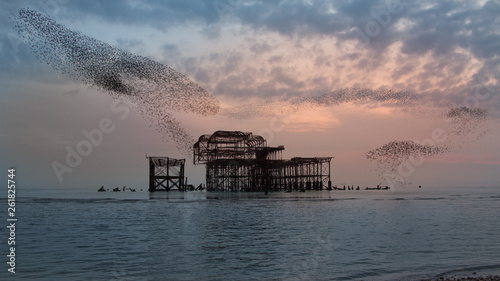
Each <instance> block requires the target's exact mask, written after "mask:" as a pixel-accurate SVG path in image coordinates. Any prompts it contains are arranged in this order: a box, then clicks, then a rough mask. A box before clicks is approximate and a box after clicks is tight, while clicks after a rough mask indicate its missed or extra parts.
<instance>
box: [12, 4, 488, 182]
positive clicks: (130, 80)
mask: <svg viewBox="0 0 500 281" xmlns="http://www.w3.org/2000/svg"><path fill="white" fill-rule="evenodd" d="M14 23H15V26H14V28H15V29H16V30H17V32H18V34H19V35H20V36H21V37H22V38H23V39H24V40H25V42H28V43H29V46H30V49H31V51H32V52H33V53H34V54H35V55H36V57H37V58H38V59H39V60H41V61H43V62H45V63H47V64H49V65H51V66H52V67H53V68H54V69H55V70H57V71H58V72H60V73H62V74H67V75H69V76H70V77H72V78H74V79H76V80H80V81H83V82H84V83H86V84H88V85H92V86H95V87H97V88H98V89H101V90H103V91H105V92H107V93H109V94H110V95H111V96H112V97H113V98H116V99H124V100H126V101H128V102H130V103H131V104H134V105H135V106H136V108H137V110H138V112H139V113H140V114H141V115H142V116H143V117H144V119H145V120H147V121H148V122H149V123H150V124H151V125H153V126H154V127H155V128H156V129H157V130H158V131H159V132H160V133H161V134H162V135H163V136H164V137H168V138H170V139H172V140H174V142H175V144H176V146H177V148H178V149H179V150H181V151H182V152H184V153H185V154H186V155H191V151H192V144H193V143H194V139H193V137H192V136H191V135H190V134H189V133H188V132H187V131H186V130H185V129H184V128H183V126H182V124H181V123H180V122H179V121H178V120H176V119H175V118H174V116H173V114H172V111H177V112H187V113H195V114H199V115H203V116H208V115H215V114H219V115H221V116H225V117H229V118H234V119H248V118H258V117H283V116H289V115H292V114H294V113H296V112H298V111H302V110H311V109H315V108H319V107H329V106H337V105H340V104H342V103H347V102H354V103H363V102H379V103H382V104H384V105H388V106H394V107H405V108H416V107H418V106H419V105H422V104H425V103H426V101H425V100H424V99H423V98H422V97H421V96H420V95H416V94H414V93H411V92H408V91H398V90H394V89H384V90H371V89H366V88H346V89H340V90H336V91H332V92H329V93H326V94H323V95H321V96H315V97H294V98H289V99H284V100H283V99H282V100H274V101H266V102H260V103H253V104H247V105H244V106H236V107H231V108H222V109H221V108H220V107H219V102H218V100H217V99H216V98H215V97H214V96H212V95H210V94H209V93H208V92H207V91H205V90H204V89H203V88H201V87H200V86H199V85H198V84H196V83H195V82H193V81H191V80H190V79H189V78H188V77H186V76H185V75H183V74H181V73H179V72H177V71H176V70H174V69H172V68H170V67H169V66H167V65H164V64H161V63H158V62H155V61H153V60H151V59H149V58H146V57H143V56H139V55H135V54H132V53H130V52H128V51H125V50H121V49H119V48H116V47H113V46H111V45H109V44H107V43H104V42H102V41H99V40H97V39H94V38H91V37H88V36H85V35H83V34H81V33H80V32H78V31H73V30H70V29H68V28H66V27H65V26H63V25H61V24H58V23H57V22H55V21H54V20H52V19H50V18H49V17H47V16H44V15H42V14H40V13H38V12H36V11H34V10H30V9H27V8H24V9H20V10H19V13H18V15H17V16H16V17H15V19H14ZM441 117H442V118H443V119H444V120H446V121H448V122H449V123H450V125H451V128H452V129H451V132H450V134H449V137H450V138H449V139H450V140H451V141H450V142H449V143H447V144H440V145H424V144H419V143H416V142H414V141H391V142H389V143H387V144H385V145H383V146H381V147H379V148H376V149H373V150H370V151H368V152H366V153H365V154H364V156H365V157H366V158H367V159H368V160H371V161H375V162H376V163H377V164H378V165H379V166H380V167H382V170H384V171H391V172H395V171H396V170H397V167H399V166H400V165H401V164H402V163H404V162H405V161H408V160H409V159H411V158H412V157H413V158H415V157H429V156H433V155H439V154H442V153H446V152H449V151H451V150H452V149H453V147H454V146H458V147H461V145H463V144H464V143H467V142H470V141H474V140H477V139H479V138H481V137H482V136H483V135H484V134H485V133H486V132H487V131H486V130H483V127H484V124H485V121H486V119H487V111H486V110H485V109H482V108H469V107H463V106H461V107H450V108H449V109H448V110H447V111H446V112H445V113H443V114H442V116H441Z"/></svg>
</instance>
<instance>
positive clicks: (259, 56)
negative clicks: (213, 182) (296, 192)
mask: <svg viewBox="0 0 500 281" xmlns="http://www.w3.org/2000/svg"><path fill="white" fill-rule="evenodd" d="M21 8H30V9H31V10H34V11H36V12H38V13H40V14H42V15H45V16H48V17H50V18H51V19H53V20H55V21H56V22H57V23H59V24H62V25H64V26H65V27H66V28H68V29H71V30H74V31H78V32H80V33H81V34H83V35H85V36H88V37H89V38H95V39H96V40H99V41H100V42H103V43H106V44H109V45H111V46H113V47H116V48H117V49H119V50H123V51H125V52H129V53H131V54H134V55H137V56H141V57H145V58H149V59H151V60H152V61H155V62H158V63H161V64H162V65H166V66H169V67H171V68H172V69H174V70H175V71H177V72H179V73H182V74H184V75H185V76H187V77H188V78H189V79H190V80H191V81H193V82H195V83H197V84H198V85H199V86H201V87H202V88H203V89H204V90H206V92H207V93H208V94H209V95H210V96H211V97H213V98H214V100H216V101H217V102H218V104H219V105H220V109H219V111H218V113H215V114H198V113H196V112H189V111H183V110H178V108H176V107H175V105H174V106H172V105H170V104H168V102H167V101H161V102H160V101H159V102H158V103H157V104H156V106H159V107H161V108H162V110H166V111H167V112H169V114H171V115H172V116H173V117H174V119H175V120H176V122H178V126H179V127H180V128H182V129H183V130H184V131H185V132H186V133H187V134H189V135H190V136H191V138H192V140H196V139H197V138H198V137H199V136H201V135H203V134H211V133H213V132H215V131H217V130H237V131H244V132H253V133H254V134H260V135H262V136H263V137H264V138H266V139H267V141H268V145H270V146H278V145H284V146H285V151H284V153H283V157H284V158H292V157H297V156H300V157H315V156H331V157H335V158H334V159H333V160H332V171H331V173H332V181H333V182H334V184H338V185H344V184H345V185H348V184H349V185H361V186H374V185H377V184H379V183H380V182H383V181H384V180H385V181H387V178H384V177H381V176H380V175H381V172H383V171H381V166H380V165H378V164H377V163H376V162H374V161H370V160H369V159H367V157H366V156H365V153H367V152H368V151H371V150H374V149H377V148H379V147H382V146H384V145H385V144H387V143H389V142H391V141H415V142H420V143H426V144H432V145H434V144H435V145H442V146H446V147H448V148H450V149H448V150H447V151H446V152H445V153H439V154H437V155H429V156H426V157H425V158H423V159H418V161H417V160H415V159H413V160H414V161H413V162H411V161H410V162H406V163H405V165H406V166H402V167H399V169H398V170H397V172H396V175H397V176H399V177H400V178H403V179H404V180H405V182H407V183H408V185H407V188H411V187H415V186H418V185H423V186H499V184H500V173H499V171H500V149H499V144H498V139H499V138H500V122H498V121H499V118H500V98H499V93H500V82H499V79H500V56H499V55H500V19H499V18H498V15H499V14H500V1H404V0H400V1H397V0H395V1H335V0H332V1H313V0H308V1H307V0H303V1H298V0H296V1H277V0H276V1H264V0H262V1H251V0H208V1H190V0H184V1H140V0H135V1H92V0H90V1H76V0H37V1H2V2H0V13H1V16H0V85H1V88H0V106H1V110H0V128H1V131H0V144H1V147H2V149H1V155H0V167H2V169H3V170H4V171H5V174H7V169H8V168H15V169H16V173H17V180H18V184H19V185H21V186H23V187H25V188H26V189H36V188H60V189H97V188H99V187H100V186H101V185H104V186H106V187H115V186H123V185H127V186H130V187H136V188H147V185H148V162H147V159H146V155H150V156H168V157H173V158H186V159H187V162H188V164H187V166H186V176H187V177H188V182H189V183H192V184H194V185H198V184H199V183H201V182H204V175H205V171H204V167H203V166H194V165H192V164H191V163H192V160H191V158H190V157H191V155H189V154H187V153H185V152H183V150H181V149H179V148H178V141H177V142H176V141H175V140H174V139H173V138H172V135H171V134H169V133H168V132H164V131H161V130H158V126H157V125H158V124H156V123H155V122H152V121H151V116H153V115H151V114H148V113H147V112H146V113H145V112H144V110H141V108H140V107H138V106H137V104H134V102H130V101H129V102H128V103H126V102H125V101H124V100H122V99H116V96H114V95H113V94H112V93H110V91H106V90H103V89H102V87H101V88H100V87H98V86H96V85H93V84H92V83H85V81H82V79H75V77H72V76H71V75H68V74H67V73H62V71H60V70H58V69H55V68H54V67H53V65H51V64H50V63H47V62H46V61H44V60H43V59H40V58H37V55H36V54H35V53H33V48H31V47H30V43H33V42H30V41H26V40H25V39H23V38H22V37H21V36H20V34H19V33H18V32H17V30H16V29H14V22H15V18H16V15H18V12H19V10H20V9H21ZM35 49H36V47H35ZM77 78H78V77H77ZM145 89H147V88H145ZM342 89H351V90H352V89H365V90H371V91H382V92H384V91H389V90H390V91H396V92H402V93H410V94H411V95H412V97H418V99H419V100H420V101H418V102H411V103H406V102H402V103H391V102H386V101H383V100H382V101H381V100H376V99H370V98H368V99H366V98H364V99H358V100H347V101H344V102H340V103H329V104H320V105H318V104H317V103H314V102H312V101H314V100H315V98H316V100H317V97H321V96H322V95H325V94H328V93H336V92H337V93H338V92H339V91H342ZM354 91H356V90H354ZM192 101H193V104H196V102H197V100H196V99H193V100H192ZM200 106H203V105H200ZM462 106H465V107H468V108H482V109H484V110H486V111H487V120H485V121H484V122H479V123H470V122H469V123H466V124H462V125H463V126H462V127H460V128H458V129H460V130H462V131H461V132H460V133H458V134H457V132H456V130H457V127H454V126H453V124H451V123H450V120H448V119H447V118H445V117H444V116H445V113H446V112H447V110H449V109H450V108H454V107H462ZM231 112H232V113H233V114H230V113H231ZM235 112H236V113H235ZM249 112H250V113H251V114H249ZM153 117H154V116H153ZM96 130H100V131H101V134H102V138H101V139H100V140H99V141H98V142H95V144H93V145H92V146H91V147H90V149H89V148H88V147H87V150H86V151H85V153H84V154H85V155H80V158H81V159H80V160H79V161H76V160H75V161H76V162H78V163H76V162H75V163H70V164H72V165H68V154H69V153H70V152H69V151H70V150H74V151H76V149H77V147H78V146H79V144H80V145H81V144H82V141H90V139H89V137H88V136H89V135H92V133H91V132H96ZM94 136H97V135H94ZM94 141H95V139H94ZM189 145H190V144H189ZM68 149H69V150H68ZM70 158H71V157H70ZM69 160H70V161H71V160H72V159H69ZM73 160H74V159H73ZM54 163H60V164H62V165H66V167H68V168H70V169H69V170H67V171H65V172H64V173H62V174H61V171H60V170H59V173H58V172H56V170H55V169H54ZM70 166H71V167H70ZM59 167H60V166H59Z"/></svg>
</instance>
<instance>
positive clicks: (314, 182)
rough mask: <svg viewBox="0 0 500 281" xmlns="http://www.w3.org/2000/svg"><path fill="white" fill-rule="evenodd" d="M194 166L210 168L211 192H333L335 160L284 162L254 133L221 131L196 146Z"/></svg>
mask: <svg viewBox="0 0 500 281" xmlns="http://www.w3.org/2000/svg"><path fill="white" fill-rule="evenodd" d="M193 148H194V155H193V156H194V157H193V159H194V164H205V165H206V184H207V190H208V191H267V190H321V189H324V188H331V180H330V168H331V167H330V161H331V159H332V158H333V157H313V158H300V157H295V158H292V159H290V160H283V159H282V151H283V150H284V149H285V147H284V146H278V147H269V146H267V143H266V140H265V139H264V138H262V137H261V136H258V135H253V134H252V133H244V132H239V131H217V132H215V133H214V134H212V135H202V136H201V137H200V138H199V140H198V142H196V143H195V144H194V147H193Z"/></svg>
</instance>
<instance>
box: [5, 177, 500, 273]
mask: <svg viewBox="0 0 500 281" xmlns="http://www.w3.org/2000/svg"><path fill="white" fill-rule="evenodd" d="M18 189H20V188H18ZM2 198H3V199H2V202H4V205H5V206H4V208H1V209H2V210H4V211H2V212H3V213H4V215H3V217H4V224H5V225H8V222H7V218H8V217H7V200H6V199H5V198H6V195H5V196H3V197H2ZM4 199H5V200H4ZM15 211H16V213H15V218H17V221H16V228H15V241H16V244H15V273H11V272H9V271H8V269H9V268H10V265H9V264H8V263H7V262H9V257H7V255H9V251H10V248H9V247H10V246H8V245H7V244H8V238H9V235H10V232H9V229H8V228H7V227H5V226H4V227H2V231H1V232H0V234H1V237H0V241H1V243H0V251H1V256H2V257H3V258H2V260H3V262H2V263H1V264H2V266H1V272H0V280H106V281H111V280H425V279H431V278H438V277H440V276H485V275H489V274H493V275H499V274H500V187H447V188H437V187H436V188H431V187H422V188H418V187H417V188H409V187H408V188H399V189H391V190H374V191H367V190H360V191H356V190H346V191H308V192H291V193H285V192H270V193H268V194H267V195H266V194H264V193H260V192H259V193H257V192H256V193H213V192H200V191H196V192H179V191H171V192H155V193H149V192H146V191H137V192H130V191H127V192H97V191H96V190H72V189H71V188H68V189H32V190H24V191H23V190H18V193H17V197H16V210H15Z"/></svg>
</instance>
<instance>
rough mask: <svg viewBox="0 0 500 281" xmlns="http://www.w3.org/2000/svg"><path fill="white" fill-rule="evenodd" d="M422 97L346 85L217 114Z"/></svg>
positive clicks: (275, 112) (274, 113) (283, 112)
mask: <svg viewBox="0 0 500 281" xmlns="http://www.w3.org/2000/svg"><path fill="white" fill-rule="evenodd" d="M420 100H421V97H420V96H418V95H416V94H414V93H412V92H408V91H398V90H394V89H384V90H372V89H367V88H345V89H340V90H335V91H332V92H329V93H326V94H323V95H321V96H313V97H294V98H290V99H281V100H274V101H265V102H264V101H263V102H258V103H252V104H246V105H243V106H236V107H231V108H222V109H221V110H220V114H221V115H223V116H228V117H231V118H236V119H249V118H257V117H283V116H289V115H292V114H294V113H296V112H298V111H303V110H311V109H315V108H319V107H329V106H337V105H340V104H343V103H348V102H369V101H374V102H382V103H384V104H386V105H391V106H399V107H408V106H411V105H414V104H415V103H417V102H419V101H420Z"/></svg>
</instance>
